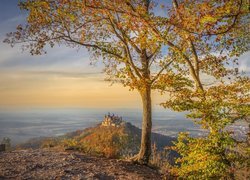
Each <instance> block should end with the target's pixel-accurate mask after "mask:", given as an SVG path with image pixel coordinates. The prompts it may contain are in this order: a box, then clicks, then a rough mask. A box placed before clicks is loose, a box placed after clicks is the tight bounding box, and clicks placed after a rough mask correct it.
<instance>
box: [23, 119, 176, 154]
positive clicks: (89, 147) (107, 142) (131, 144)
mask: <svg viewBox="0 0 250 180" xmlns="http://www.w3.org/2000/svg"><path fill="white" fill-rule="evenodd" d="M140 140H141V129H139V128H137V127H135V126H133V125H132V124H131V123H127V122H124V123H122V124H121V125H120V126H102V125H101V124H98V125H97V126H96V127H91V128H87V129H84V130H78V131H75V132H71V133H67V134H65V135H63V136H59V137H52V138H38V139H32V140H30V141H29V142H27V143H24V144H22V145H20V147H21V148H33V149H36V148H40V147H46V148H48V147H56V146H63V148H65V149H68V150H80V151H82V152H85V153H89V154H92V155H102V156H106V157H121V156H123V157H124V156H132V155H134V154H135V153H137V152H138V151H139V148H140ZM174 140H175V139H174V138H172V137H168V136H164V135H161V134H157V133H152V144H154V143H155V144H156V147H157V149H158V150H161V149H163V148H164V147H166V146H171V145H172V141H174Z"/></svg>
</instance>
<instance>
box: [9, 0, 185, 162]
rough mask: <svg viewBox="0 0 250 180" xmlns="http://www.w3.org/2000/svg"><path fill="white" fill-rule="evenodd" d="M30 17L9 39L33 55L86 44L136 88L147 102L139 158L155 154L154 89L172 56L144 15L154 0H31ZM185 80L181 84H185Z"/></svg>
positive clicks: (115, 77) (24, 5) (116, 76)
mask: <svg viewBox="0 0 250 180" xmlns="http://www.w3.org/2000/svg"><path fill="white" fill-rule="evenodd" d="M19 6H20V8H21V9H22V10H26V11H27V12H28V17H27V22H26V24H24V25H18V26H17V31H16V32H12V33H9V34H8V35H7V36H8V37H7V39H6V40H5V42H7V43H9V44H11V45H12V46H13V45H15V44H17V43H22V44H23V47H24V48H25V49H29V50H30V53H31V54H32V55H40V54H42V53H44V52H45V49H46V48H47V47H48V46H50V47H54V45H56V44H65V45H67V46H68V47H73V48H77V47H85V48H87V49H88V51H89V53H90V54H91V57H92V60H94V61H95V60H99V59H102V60H103V63H104V65H105V72H106V73H107V75H108V79H109V80H111V81H115V82H120V83H122V84H123V85H124V86H128V87H130V88H131V89H136V90H138V92H139V93H140V95H141V99H142V105H143V120H142V137H141V148H140V152H139V153H138V155H137V156H135V157H134V160H135V161H138V162H141V163H147V162H148V160H149V157H150V154H151V129H152V107H151V106H152V105H151V91H152V88H154V84H155V83H156V82H157V81H158V79H159V77H160V76H161V74H164V71H165V70H166V69H168V67H169V66H170V65H171V63H172V60H171V59H168V58H166V57H165V56H164V54H163V53H162V48H163V46H162V42H158V41H157V40H156V39H155V38H153V36H152V34H151V32H149V30H148V28H146V27H147V26H145V24H144V22H142V21H141V18H140V17H138V14H140V16H144V17H149V16H150V14H152V13H153V11H152V8H153V7H154V6H153V4H152V2H151V1H150V0H128V1H123V0H111V1H110V0H26V1H21V2H20V3H19ZM180 84H181V83H180Z"/></svg>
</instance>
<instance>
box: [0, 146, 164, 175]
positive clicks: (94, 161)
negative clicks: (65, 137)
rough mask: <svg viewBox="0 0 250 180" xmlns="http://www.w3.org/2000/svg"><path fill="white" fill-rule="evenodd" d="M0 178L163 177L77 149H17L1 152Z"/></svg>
mask: <svg viewBox="0 0 250 180" xmlns="http://www.w3.org/2000/svg"><path fill="white" fill-rule="evenodd" d="M0 179H36V180H39V179H75V180H77V179H101V180H113V179H121V180H126V179H129V180H137V179H149V180H158V179H162V178H161V176H160V174H159V173H157V171H156V170H153V169H151V168H149V167H147V166H142V165H136V164H132V163H130V162H125V161H121V160H116V159H107V158H99V157H90V156H87V155H84V154H81V153H78V152H63V151H59V152H58V151H55V150H44V149H43V150H42V149H39V150H18V151H12V152H1V153H0Z"/></svg>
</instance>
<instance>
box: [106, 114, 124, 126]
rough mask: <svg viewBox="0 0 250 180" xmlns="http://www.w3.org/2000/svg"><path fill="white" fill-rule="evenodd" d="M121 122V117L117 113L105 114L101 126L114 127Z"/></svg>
mask: <svg viewBox="0 0 250 180" xmlns="http://www.w3.org/2000/svg"><path fill="white" fill-rule="evenodd" d="M122 123H123V120H122V117H119V116H117V115H114V114H113V115H110V113H108V115H105V117H104V119H103V121H102V124H101V125H102V126H114V127H119V126H120V125H121V124H122Z"/></svg>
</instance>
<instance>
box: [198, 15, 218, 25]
mask: <svg viewBox="0 0 250 180" xmlns="http://www.w3.org/2000/svg"><path fill="white" fill-rule="evenodd" d="M200 22H201V23H202V24H206V23H216V22H217V18H215V17H213V16H211V15H206V16H204V17H202V18H201V20H200Z"/></svg>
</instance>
